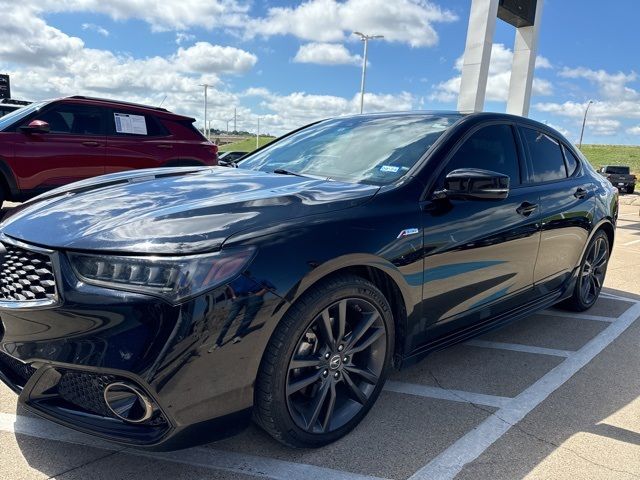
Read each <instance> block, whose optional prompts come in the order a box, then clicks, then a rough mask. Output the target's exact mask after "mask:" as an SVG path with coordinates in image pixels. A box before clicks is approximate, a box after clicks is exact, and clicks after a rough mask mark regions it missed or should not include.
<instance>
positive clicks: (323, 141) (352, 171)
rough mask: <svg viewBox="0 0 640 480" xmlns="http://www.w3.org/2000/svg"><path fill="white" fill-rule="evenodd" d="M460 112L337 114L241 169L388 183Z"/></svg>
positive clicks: (263, 152)
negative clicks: (437, 113) (339, 116)
mask: <svg viewBox="0 0 640 480" xmlns="http://www.w3.org/2000/svg"><path fill="white" fill-rule="evenodd" d="M459 118H460V116H459V115H425V114H421V115H390V116H379V117H378V116H370V117H350V118H336V119H333V120H327V121H324V122H320V123H317V124H315V125H311V126H309V127H307V128H304V129H302V130H300V131H298V132H296V133H293V134H291V135H289V136H287V137H285V138H283V139H281V140H278V141H276V142H274V143H273V144H271V145H269V146H268V147H266V148H265V149H263V150H261V151H259V152H257V153H255V154H253V155H250V156H249V157H247V158H246V159H245V160H242V161H241V162H240V163H239V164H238V167H239V168H244V169H250V170H259V171H263V172H274V171H281V170H286V171H288V172H291V173H294V174H298V175H303V176H304V175H308V176H311V177H321V178H328V179H335V180H340V181H345V182H356V183H367V184H372V185H387V184H389V183H392V182H394V181H396V180H398V179H399V178H400V177H402V176H403V175H405V174H406V173H407V172H408V171H409V170H410V169H411V167H413V166H414V165H415V164H416V163H417V162H418V160H420V158H421V157H422V156H423V155H424V154H425V153H426V152H427V150H428V149H429V147H431V145H433V143H434V142H435V141H436V140H437V139H438V138H439V137H440V136H441V135H442V134H443V133H444V132H445V131H446V130H447V129H448V128H449V127H451V126H452V125H453V124H454V123H455V122H456V121H457V120H458V119H459Z"/></svg>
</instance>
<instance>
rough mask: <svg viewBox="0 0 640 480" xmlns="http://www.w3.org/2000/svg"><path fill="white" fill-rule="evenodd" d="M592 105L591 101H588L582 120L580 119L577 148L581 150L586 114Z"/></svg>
mask: <svg viewBox="0 0 640 480" xmlns="http://www.w3.org/2000/svg"><path fill="white" fill-rule="evenodd" d="M592 103H593V100H589V103H587V108H586V109H585V111H584V118H583V119H582V130H581V131H580V144H579V145H578V148H582V136H583V135H584V126H585V124H586V123H587V113H589V107H590V106H591V104H592Z"/></svg>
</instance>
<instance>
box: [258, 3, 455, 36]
mask: <svg viewBox="0 0 640 480" xmlns="http://www.w3.org/2000/svg"><path fill="white" fill-rule="evenodd" d="M455 20H457V17H456V15H455V14H453V13H452V12H450V11H448V10H443V9H442V8H440V7H439V6H437V5H435V4H433V3H432V2H430V1H428V0H345V1H342V2H340V1H337V0H308V1H306V2H304V3H302V4H300V5H297V6H295V7H275V8H270V9H269V11H268V14H267V16H266V17H265V18H261V19H254V20H252V21H251V22H250V23H249V25H248V29H247V35H256V34H258V35H263V36H266V37H269V36H273V35H294V36H296V37H298V38H301V39H303V40H308V41H314V42H340V41H343V40H345V39H346V38H348V37H349V36H350V35H351V33H352V32H353V31H362V32H365V33H368V34H377V35H384V37H385V40H387V41H390V42H402V43H407V44H409V45H411V46H412V47H429V46H433V45H435V44H437V43H438V34H437V32H436V31H435V29H434V28H433V24H434V23H439V22H452V21H455Z"/></svg>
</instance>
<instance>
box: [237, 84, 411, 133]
mask: <svg viewBox="0 0 640 480" xmlns="http://www.w3.org/2000/svg"><path fill="white" fill-rule="evenodd" d="M248 94H251V95H258V96H261V97H263V101H262V102H261V106H262V108H264V109H265V110H269V111H271V112H273V113H272V114H269V115H263V116H261V124H263V125H264V126H265V128H266V129H267V130H268V131H270V132H272V133H276V134H281V133H284V132H287V131H290V130H292V129H294V128H298V127H301V126H303V125H306V124H308V123H310V122H313V121H316V120H321V119H324V118H329V117H335V116H340V115H351V114H355V113H358V112H359V109H360V94H359V93H357V94H354V96H353V97H352V98H344V97H338V96H333V95H312V94H307V93H305V92H294V93H291V94H289V95H276V94H274V93H271V92H269V91H267V90H264V89H255V90H252V91H251V92H248ZM364 105H365V108H364V110H365V112H381V111H393V110H411V108H412V107H413V97H412V96H411V95H410V94H409V93H406V92H403V93H400V94H397V95H391V94H373V93H367V94H365V101H364Z"/></svg>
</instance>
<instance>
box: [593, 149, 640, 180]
mask: <svg viewBox="0 0 640 480" xmlns="http://www.w3.org/2000/svg"><path fill="white" fill-rule="evenodd" d="M582 153H584V155H585V156H586V157H587V158H588V159H589V162H591V164H592V165H593V166H594V167H601V166H603V165H629V166H630V167H631V171H632V172H633V173H635V174H636V175H640V147H636V146H629V145H583V146H582Z"/></svg>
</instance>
